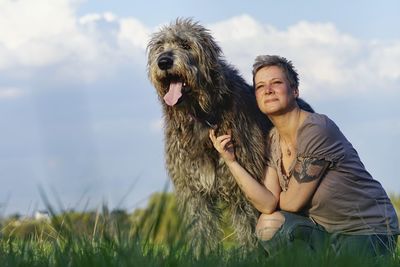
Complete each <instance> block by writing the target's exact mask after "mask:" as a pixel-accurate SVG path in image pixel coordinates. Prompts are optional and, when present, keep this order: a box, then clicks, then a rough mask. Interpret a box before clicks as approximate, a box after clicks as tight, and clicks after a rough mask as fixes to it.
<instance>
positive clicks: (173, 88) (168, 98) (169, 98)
mask: <svg viewBox="0 0 400 267" xmlns="http://www.w3.org/2000/svg"><path fill="white" fill-rule="evenodd" d="M181 91H182V83H181V82H171V83H170V85H169V90H168V93H167V94H166V95H165V96H164V101H165V103H167V105H169V106H173V105H175V104H176V102H178V100H179V98H180V97H181V96H182V92H181Z"/></svg>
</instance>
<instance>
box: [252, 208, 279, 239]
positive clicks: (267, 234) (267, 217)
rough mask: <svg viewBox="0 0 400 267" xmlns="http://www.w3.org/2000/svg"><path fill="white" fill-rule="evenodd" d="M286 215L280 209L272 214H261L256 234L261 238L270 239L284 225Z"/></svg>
mask: <svg viewBox="0 0 400 267" xmlns="http://www.w3.org/2000/svg"><path fill="white" fill-rule="evenodd" d="M284 222H285V217H284V216H283V214H282V213H281V212H279V211H276V212H274V213H272V214H261V215H260V217H259V218H258V222H257V226H256V235H257V238H258V239H260V240H270V239H271V238H272V237H273V236H274V235H275V233H276V232H277V231H278V230H279V229H280V228H281V227H282V225H283V223H284Z"/></svg>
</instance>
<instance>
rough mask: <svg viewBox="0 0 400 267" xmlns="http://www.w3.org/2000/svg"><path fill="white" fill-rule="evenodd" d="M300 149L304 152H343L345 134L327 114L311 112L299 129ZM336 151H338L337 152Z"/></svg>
mask: <svg viewBox="0 0 400 267" xmlns="http://www.w3.org/2000/svg"><path fill="white" fill-rule="evenodd" d="M297 138H298V149H299V152H300V153H302V154H309V153H312V154H325V153H327V152H328V151H329V153H334V154H337V153H342V152H341V151H342V149H341V148H340V147H341V145H340V144H342V143H343V140H344V136H343V134H342V133H341V131H340V129H339V128H338V127H337V126H336V124H335V123H334V122H333V121H332V120H331V119H330V118H329V117H328V116H326V115H324V114H319V113H311V114H309V115H308V117H307V118H306V119H305V121H304V122H303V124H302V126H301V127H300V128H299V131H298V136H297ZM335 151H336V152H335Z"/></svg>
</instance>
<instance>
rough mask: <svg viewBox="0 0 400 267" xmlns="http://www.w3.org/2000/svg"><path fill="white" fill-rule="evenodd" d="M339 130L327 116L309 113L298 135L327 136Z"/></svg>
mask: <svg viewBox="0 0 400 267" xmlns="http://www.w3.org/2000/svg"><path fill="white" fill-rule="evenodd" d="M338 130H339V128H338V127H337V125H336V124H335V122H333V121H332V120H331V119H330V118H329V117H328V116H327V115H325V114H320V113H310V114H309V115H308V116H307V118H306V119H305V120H304V122H303V124H302V125H301V126H300V128H299V134H305V135H307V136H310V134H311V135H314V134H317V135H319V134H329V133H330V132H335V131H338Z"/></svg>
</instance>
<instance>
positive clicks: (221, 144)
mask: <svg viewBox="0 0 400 267" xmlns="http://www.w3.org/2000/svg"><path fill="white" fill-rule="evenodd" d="M230 141H231V138H230V137H229V138H226V139H224V140H223V141H221V143H220V146H221V148H222V149H223V150H228V149H229V148H230V147H232V146H231V144H228V143H229V142H230Z"/></svg>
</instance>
